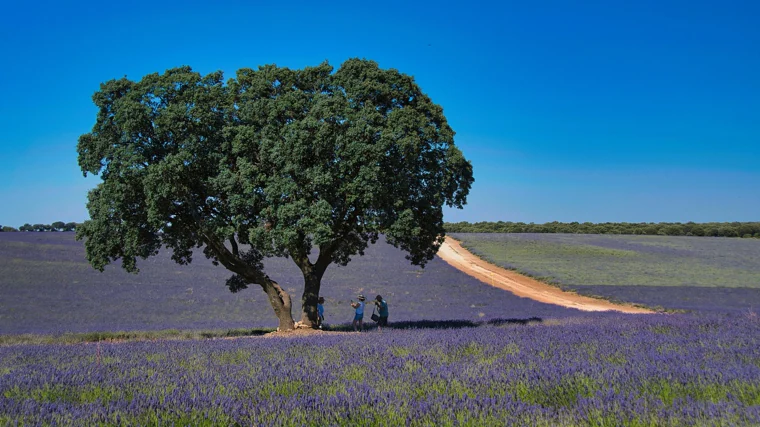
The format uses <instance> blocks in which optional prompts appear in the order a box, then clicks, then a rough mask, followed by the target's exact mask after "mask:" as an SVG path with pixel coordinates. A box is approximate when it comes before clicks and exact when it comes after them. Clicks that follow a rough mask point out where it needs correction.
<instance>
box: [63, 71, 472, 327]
mask: <svg viewBox="0 0 760 427" xmlns="http://www.w3.org/2000/svg"><path fill="white" fill-rule="evenodd" d="M93 100H94V102H95V104H96V105H97V107H98V108H99V111H98V115H97V121H96V123H95V126H94V127H93V129H92V132H90V133H87V134H84V135H82V136H81V137H80V138H79V144H78V146H77V151H78V153H79V166H80V167H81V169H82V171H83V172H84V174H85V176H86V175H87V174H88V173H92V174H99V175H100V176H101V178H102V182H101V183H100V184H99V185H98V186H97V187H96V188H94V189H93V190H92V191H90V193H89V196H88V203H87V208H88V210H89V213H90V218H91V219H90V220H88V221H86V222H85V223H84V224H83V225H82V226H81V227H79V228H78V229H77V238H79V239H82V238H83V239H85V247H86V251H87V259H88V261H89V262H90V264H92V266H93V267H95V268H97V269H99V270H101V271H102V270H103V268H104V266H105V265H107V264H108V263H110V262H112V261H116V260H121V263H122V266H123V268H124V269H126V270H127V271H130V272H136V271H137V265H136V259H137V258H138V257H140V258H147V257H149V256H152V255H155V254H156V253H157V252H158V250H159V249H160V248H161V247H164V246H165V247H168V248H170V249H171V250H172V254H173V255H172V258H173V259H174V261H176V262H178V263H180V264H186V263H189V262H191V261H192V255H193V249H194V248H198V247H203V250H204V253H205V255H206V256H207V257H209V258H210V259H211V260H212V261H214V262H215V263H220V264H222V265H223V266H224V267H226V268H227V269H228V270H230V271H231V272H232V273H233V275H232V277H230V278H229V279H228V280H227V286H228V287H229V289H230V290H231V291H232V292H237V291H239V290H242V289H245V288H246V287H247V286H248V285H250V284H257V285H259V286H261V288H262V289H263V290H264V292H266V293H267V295H268V298H269V301H270V303H271V305H272V308H273V309H274V312H275V314H276V315H277V317H278V319H279V327H280V329H281V330H288V329H292V328H293V327H294V321H293V317H292V312H291V296H290V295H289V294H288V293H287V292H286V291H285V290H284V289H283V288H282V287H281V286H280V285H279V284H278V283H277V282H276V281H275V280H273V279H272V278H270V277H269V276H268V275H267V274H266V272H265V271H264V267H263V263H262V260H263V259H264V258H265V257H273V256H278V257H289V258H291V259H292V260H293V261H294V262H295V263H296V265H298V267H299V268H300V270H301V272H302V273H303V277H304V292H303V295H302V297H301V307H302V313H301V321H302V322H303V323H304V324H306V325H310V326H313V325H314V324H316V320H317V313H316V305H317V298H318V295H319V292H320V283H321V279H322V275H323V274H324V272H325V269H326V268H327V267H328V266H329V265H330V264H332V263H337V264H340V265H346V264H347V263H348V262H349V261H350V260H351V257H352V256H355V255H357V254H359V255H363V253H364V252H363V251H364V250H365V249H366V248H367V246H368V244H370V243H375V242H376V241H377V239H378V237H379V235H381V234H384V235H385V237H386V239H387V241H388V243H390V244H392V245H394V246H396V247H399V248H401V249H403V250H404V251H406V252H407V253H408V255H407V258H408V259H409V260H410V261H411V263H413V264H416V265H422V266H424V265H425V263H426V262H427V261H428V260H430V259H432V258H433V256H434V255H435V253H436V252H437V250H438V248H439V246H440V244H441V242H442V241H443V236H444V229H443V214H442V207H443V206H444V205H448V206H453V207H457V208H461V207H462V206H463V205H464V204H465V203H466V198H467V194H468V192H469V189H470V186H471V185H472V182H473V175H472V166H471V164H470V162H468V161H467V160H466V159H465V158H464V157H463V156H462V153H461V152H460V150H459V149H458V148H457V147H456V146H455V145H454V132H453V131H452V129H451V128H450V127H449V125H448V123H447V122H446V118H445V117H444V115H443V109H442V108H441V107H440V106H438V105H436V104H434V103H433V102H432V101H431V100H430V98H429V97H428V96H427V95H425V94H424V93H423V92H422V91H421V90H420V88H419V86H418V85H417V84H416V83H415V82H414V79H413V78H412V77H410V76H408V75H405V74H402V73H399V72H398V71H396V70H394V69H387V70H385V69H381V68H379V67H378V65H377V64H376V63H375V62H373V61H367V60H360V59H351V60H348V61H346V62H345V63H343V64H342V66H341V67H340V68H339V69H338V70H337V71H334V70H333V67H331V66H330V65H329V64H327V63H323V64H320V65H318V66H316V67H307V68H304V69H302V70H291V69H288V68H283V67H277V66H275V65H267V66H262V67H259V68H258V69H257V70H253V69H247V68H246V69H241V70H239V71H238V72H237V75H236V78H234V79H230V80H229V81H227V82H226V83H225V82H224V81H223V78H222V73H221V72H216V73H211V74H208V75H206V76H203V75H201V74H199V73H196V72H193V71H192V70H191V69H190V68H189V67H180V68H176V69H171V70H168V71H166V72H165V73H164V74H161V75H159V74H151V75H148V76H145V77H144V78H143V79H142V80H140V81H138V82H134V81H131V80H128V79H127V78H122V79H119V80H111V81H108V82H106V83H103V84H101V86H100V90H99V91H97V92H96V93H95V95H94V96H93ZM312 251H318V253H315V254H314V255H312V256H311V258H310V255H311V253H312Z"/></svg>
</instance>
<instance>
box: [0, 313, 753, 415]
mask: <svg viewBox="0 0 760 427" xmlns="http://www.w3.org/2000/svg"><path fill="white" fill-rule="evenodd" d="M759 326H760V324H759V323H758V321H757V319H754V320H752V319H749V318H747V317H736V316H708V317H697V316H684V315H652V316H635V315H614V316H609V315H606V316H596V315H589V316H587V317H577V318H574V319H572V320H566V321H563V322H558V323H552V324H531V325H515V324H513V323H499V322H491V323H484V324H482V325H480V326H477V327H474V328H467V329H458V328H452V329H445V330H440V329H395V330H394V329H389V330H386V331H383V332H382V333H377V332H375V333H365V334H332V335H325V334H322V335H316V336H310V337H301V338H241V339H235V340H202V341H158V342H126V343H108V344H106V343H102V344H85V345H73V346H72V345H47V346H34V345H22V346H12V347H0V360H2V361H3V362H2V368H0V369H1V370H0V423H2V424H9V425H14V423H18V424H19V425H39V424H44V425H266V426H281V425H282V426H303V425H314V426H317V425H319V426H322V425H325V426H327V425H344V426H363V425H364V426H377V425H380V426H393V425H411V426H439V425H451V426H453V425H538V426H557V425H595V426H634V425H636V426H639V425H757V424H758V423H760V381H758V379H760V353H759V352H758V348H760V333H758V332H760V328H759Z"/></svg>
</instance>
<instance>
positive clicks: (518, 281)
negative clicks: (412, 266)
mask: <svg viewBox="0 0 760 427" xmlns="http://www.w3.org/2000/svg"><path fill="white" fill-rule="evenodd" d="M438 256H439V257H441V259H443V260H444V261H446V262H447V263H449V264H450V265H451V266H452V267H454V268H456V269H457V270H460V271H462V272H464V273H465V274H468V275H470V276H472V277H474V278H476V279H478V280H480V281H481V282H483V283H486V284H489V285H491V286H494V287H497V288H500V289H504V290H506V291H509V292H512V293H513V294H515V295H517V296H520V297H524V298H530V299H532V300H536V301H539V302H543V303H547V304H556V305H560V306H562V307H568V308H575V309H578V310H583V311H619V312H622V313H632V314H646V313H654V311H652V310H648V309H645V308H641V307H635V306H633V305H629V304H615V303H613V302H610V301H605V300H601V299H596V298H591V297H586V296H582V295H578V294H576V293H573V292H567V291H563V290H562V289H559V288H557V287H554V286H551V285H548V284H546V283H542V282H539V281H538V280H536V279H533V278H531V277H528V276H524V275H522V274H520V273H517V272H514V271H511V270H507V269H505V268H502V267H499V266H496V265H493V264H491V263H489V262H487V261H484V260H482V259H481V258H478V257H477V256H476V255H473V254H472V253H470V252H469V251H468V250H467V249H465V248H463V247H462V245H461V244H460V243H459V242H458V241H457V240H456V239H452V238H451V237H446V241H445V242H444V243H443V245H441V248H440V249H439V250H438Z"/></svg>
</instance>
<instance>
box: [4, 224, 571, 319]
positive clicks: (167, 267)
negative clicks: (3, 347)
mask: <svg viewBox="0 0 760 427" xmlns="http://www.w3.org/2000/svg"><path fill="white" fill-rule="evenodd" d="M266 264H267V271H268V272H269V275H270V277H272V278H273V279H274V280H277V281H279V282H280V283H281V284H282V285H283V286H284V287H285V288H286V289H287V290H288V291H289V292H290V293H291V295H292V296H293V298H294V300H295V301H296V303H297V304H298V302H299V301H300V296H301V293H302V292H303V278H302V276H301V273H300V271H299V270H298V268H297V267H296V266H295V265H294V264H293V263H292V261H290V260H286V259H272V260H269V261H268V262H267V263H266ZM138 265H139V267H140V269H141V271H140V273H139V274H137V275H133V274H129V273H126V272H124V271H122V270H121V268H120V267H119V266H118V265H110V266H108V267H107V268H106V271H105V272H104V273H100V272H98V271H96V270H94V269H92V267H90V266H89V264H87V262H86V260H85V255H84V246H83V243H82V242H77V241H76V240H74V235H73V233H1V234H0V271H2V274H0V334H21V333H37V334H49V333H62V332H92V331H127V330H164V329H179V330H192V329H225V328H262V327H275V326H277V322H276V318H275V316H274V313H273V311H272V308H271V306H270V305H269V303H268V302H267V300H266V295H265V294H264V292H263V291H262V290H261V289H260V288H258V287H257V286H252V287H250V288H249V289H246V290H243V291H241V292H239V293H237V294H232V293H231V292H229V290H228V289H227V288H226V287H225V285H224V282H225V280H226V278H227V277H228V276H229V273H228V272H227V271H226V270H225V269H224V268H222V267H215V266H214V265H212V264H211V262H210V261H208V260H207V259H206V258H205V257H204V256H203V255H202V253H200V252H199V253H198V254H197V256H196V257H195V259H194V261H193V262H192V263H191V264H190V265H187V266H180V265H177V264H175V263H174V262H173V261H171V259H170V258H169V253H168V252H165V253H161V254H159V255H158V256H157V257H154V258H149V259H147V260H145V261H142V262H140V263H139V264H138ZM360 292H361V293H364V294H366V295H369V296H370V298H371V297H374V296H375V295H376V294H381V295H383V297H385V298H386V300H387V301H388V304H389V305H390V320H391V322H399V321H404V322H420V321H438V320H462V321H481V320H489V319H499V318H501V319H528V318H541V319H546V318H564V317H568V316H577V315H581V314H582V313H581V312H578V311H577V310H572V309H565V308H562V307H558V306H554V305H548V304H541V303H538V302H535V301H532V300H528V299H524V298H519V297H516V296H514V295H512V294H510V293H508V292H504V291H501V290H499V289H495V288H492V287H490V286H485V285H483V284H482V283H481V282H479V281H477V280H475V279H473V278H471V277H469V276H467V275H465V274H463V273H461V272H459V271H458V270H456V269H454V268H452V267H450V266H449V265H448V264H446V263H445V262H443V261H441V260H440V259H437V258H436V259H434V260H433V261H431V262H430V263H429V264H428V266H426V267H425V268H424V269H420V268H419V267H414V266H412V265H410V264H409V262H408V261H406V260H405V259H404V254H403V252H401V251H399V250H397V249H395V248H393V247H392V246H390V245H388V244H386V243H384V242H378V244H376V245H374V246H371V247H370V248H369V249H368V251H367V253H366V255H365V256H364V257H356V258H355V259H354V260H353V261H352V262H351V263H350V264H349V265H348V266H347V267H339V266H335V265H333V266H331V267H330V268H329V269H328V270H327V273H326V274H325V278H324V279H323V281H322V294H323V296H324V297H325V298H326V303H325V310H326V321H327V323H328V324H332V325H345V324H348V323H350V322H351V320H352V319H353V309H352V308H351V307H350V306H349V301H350V299H352V298H354V299H355V298H356V295H357V294H358V293H360ZM297 310H300V306H299V307H297V308H295V309H294V312H293V314H294V316H298V315H299V314H298V313H299V311H297Z"/></svg>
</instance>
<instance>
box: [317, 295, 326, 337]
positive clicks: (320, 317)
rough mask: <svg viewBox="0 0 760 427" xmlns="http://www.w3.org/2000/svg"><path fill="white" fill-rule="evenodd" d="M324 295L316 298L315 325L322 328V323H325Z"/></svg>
mask: <svg viewBox="0 0 760 427" xmlns="http://www.w3.org/2000/svg"><path fill="white" fill-rule="evenodd" d="M324 304H325V297H319V299H318V300H317V325H318V326H319V329H322V324H323V323H325V306H324Z"/></svg>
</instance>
